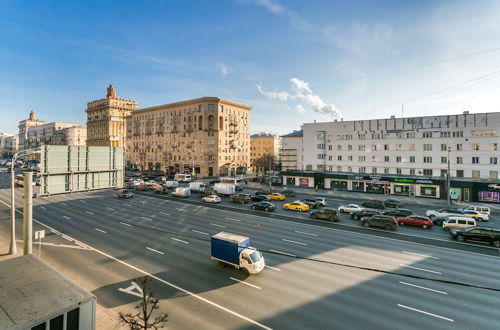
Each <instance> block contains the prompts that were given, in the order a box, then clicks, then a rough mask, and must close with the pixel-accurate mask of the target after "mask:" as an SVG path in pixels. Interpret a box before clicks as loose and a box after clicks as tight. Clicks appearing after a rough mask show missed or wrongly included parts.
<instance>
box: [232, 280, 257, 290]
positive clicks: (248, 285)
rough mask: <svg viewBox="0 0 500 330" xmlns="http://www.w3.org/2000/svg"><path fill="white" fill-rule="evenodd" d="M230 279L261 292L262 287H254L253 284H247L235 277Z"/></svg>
mask: <svg viewBox="0 0 500 330" xmlns="http://www.w3.org/2000/svg"><path fill="white" fill-rule="evenodd" d="M230 279H232V280H233V281H236V282H240V283H242V284H245V285H248V286H251V287H253V288H256V289H259V290H260V289H261V287H260V286H257V285H253V284H250V283H247V282H245V281H242V280H238V279H237V278H234V277H230Z"/></svg>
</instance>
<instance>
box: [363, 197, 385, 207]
mask: <svg viewBox="0 0 500 330" xmlns="http://www.w3.org/2000/svg"><path fill="white" fill-rule="evenodd" d="M361 206H362V207H366V208H371V209H385V204H384V201H382V200H380V199H370V200H367V201H364V202H363V203H361Z"/></svg>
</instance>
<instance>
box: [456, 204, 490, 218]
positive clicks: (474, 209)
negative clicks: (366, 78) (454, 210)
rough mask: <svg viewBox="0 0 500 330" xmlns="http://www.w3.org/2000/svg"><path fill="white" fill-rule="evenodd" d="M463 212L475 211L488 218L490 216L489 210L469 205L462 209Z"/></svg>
mask: <svg viewBox="0 0 500 330" xmlns="http://www.w3.org/2000/svg"><path fill="white" fill-rule="evenodd" d="M462 210H463V211H476V212H479V213H486V214H487V215H488V216H489V215H491V209H490V208H489V207H488V206H484V205H469V206H467V207H466V208H464V209H462Z"/></svg>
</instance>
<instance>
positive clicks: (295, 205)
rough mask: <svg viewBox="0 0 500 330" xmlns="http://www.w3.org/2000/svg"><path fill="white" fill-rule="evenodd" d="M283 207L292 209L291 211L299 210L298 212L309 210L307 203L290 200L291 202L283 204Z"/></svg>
mask: <svg viewBox="0 0 500 330" xmlns="http://www.w3.org/2000/svg"><path fill="white" fill-rule="evenodd" d="M283 209H285V210H292V211H299V212H306V211H309V205H307V204H305V203H301V202H292V203H286V204H285V205H283Z"/></svg>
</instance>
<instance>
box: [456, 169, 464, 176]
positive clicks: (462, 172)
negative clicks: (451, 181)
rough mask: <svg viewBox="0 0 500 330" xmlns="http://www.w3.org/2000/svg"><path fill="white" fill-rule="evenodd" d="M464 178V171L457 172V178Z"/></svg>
mask: <svg viewBox="0 0 500 330" xmlns="http://www.w3.org/2000/svg"><path fill="white" fill-rule="evenodd" d="M463 177H464V170H457V178H463Z"/></svg>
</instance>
